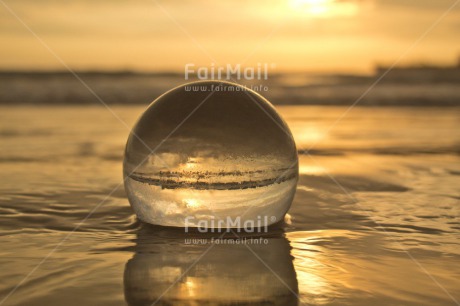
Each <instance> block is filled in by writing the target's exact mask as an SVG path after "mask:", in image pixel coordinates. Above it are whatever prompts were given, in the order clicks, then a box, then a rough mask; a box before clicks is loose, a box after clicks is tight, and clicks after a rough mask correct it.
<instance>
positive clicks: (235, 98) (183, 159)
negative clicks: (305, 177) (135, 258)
mask: <svg viewBox="0 0 460 306" xmlns="http://www.w3.org/2000/svg"><path fill="white" fill-rule="evenodd" d="M123 172H124V177H125V190H126V192H127V195H128V199H129V202H130V204H131V206H132V207H133V209H134V211H135V213H136V214H137V216H138V217H139V219H141V220H142V221H144V222H147V223H152V224H157V225H164V226H176V227H211V228H214V227H226V228H235V227H246V228H249V227H252V226H253V227H261V226H266V225H270V224H273V223H276V222H278V221H281V220H283V218H284V215H285V214H286V212H287V211H288V209H289V207H290V205H291V203H292V199H293V197H294V193H295V190H296V185H297V179H298V159H297V150H296V146H295V143H294V139H293V137H292V134H291V132H290V131H289V128H288V127H287V125H286V123H285V122H284V121H283V120H282V119H281V117H280V116H279V115H278V113H277V112H276V110H275V108H274V107H273V106H272V105H271V104H270V103H269V102H268V101H267V100H266V99H264V98H263V97H262V96H260V95H259V94H257V93H256V92H254V91H252V90H249V89H247V88H244V87H242V86H239V85H236V84H232V83H228V82H218V81H206V82H196V83H191V84H186V85H183V86H179V87H177V88H174V89H172V90H170V91H168V92H167V93H165V94H163V95H162V96H161V97H159V98H158V99H157V100H155V101H154V102H153V103H152V104H151V105H150V106H149V107H148V108H147V110H146V111H145V112H144V113H143V114H142V116H141V117H140V119H139V120H138V122H137V123H136V125H135V126H134V128H133V130H132V132H131V134H130V136H129V138H128V141H127V144H126V151H125V159H124V163H123ZM251 225H252V226H251Z"/></svg>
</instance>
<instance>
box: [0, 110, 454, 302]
mask: <svg viewBox="0 0 460 306" xmlns="http://www.w3.org/2000/svg"><path fill="white" fill-rule="evenodd" d="M142 109H143V108H142V107H115V108H114V109H113V111H114V112H115V114H116V115H118V116H119V117H120V118H121V119H122V120H123V121H124V122H125V123H126V125H124V124H123V123H120V121H118V120H117V119H116V118H115V117H114V116H113V114H111V113H110V112H109V111H107V110H106V109H104V108H102V107H31V106H28V107H26V106H21V107H10V108H6V107H3V108H1V109H0V118H1V120H0V122H1V123H0V137H1V140H2V146H1V149H0V150H1V151H0V165H1V169H2V177H1V178H0V180H1V187H0V188H1V193H0V201H1V205H0V243H1V246H2V248H1V249H0V264H1V267H2V269H1V270H0V276H1V277H0V299H1V300H0V305H2V306H3V305H61V304H65V305H123V304H130V305H152V304H154V303H156V304H155V305H170V304H174V305H180V304H186V305H206V304H209V305H215V304H223V305H225V304H227V305H228V304H232V305H234V304H245V305H247V304H267V305H271V304H279V305H296V304H304V305H369V304H373V305H456V304H458V301H460V281H459V279H460V265H459V264H458V263H459V262H460V261H459V260H460V205H459V199H460V193H459V188H458V182H459V175H460V164H459V160H460V158H459V152H460V129H459V128H458V127H459V125H460V115H459V109H458V108H457V109H456V108H442V109H441V108H389V107H387V108H377V107H376V108H359V107H357V108H355V109H353V110H352V111H351V112H350V113H348V115H347V116H346V117H344V119H343V120H342V121H340V122H339V123H337V124H336V125H334V122H335V121H336V119H337V118H338V117H340V116H341V115H342V114H343V112H345V110H346V108H343V107H311V106H310V107H302V106H298V107H278V109H279V111H280V112H281V114H282V116H283V117H284V119H285V120H286V121H287V123H288V124H289V126H290V128H291V130H292V132H293V134H294V137H295V139H296V141H297V145H298V149H299V152H301V154H300V179H299V184H298V187H297V193H296V196H295V199H294V202H293V205H292V207H291V209H290V211H289V216H288V218H287V220H286V223H285V224H282V225H278V226H277V227H275V228H271V230H270V231H269V233H265V234H253V235H248V234H247V235H246V236H244V237H241V238H240V239H235V237H234V236H233V235H232V234H226V236H224V237H223V238H224V239H217V238H219V236H220V235H216V234H212V235H211V234H209V235H206V236H203V235H200V234H198V233H190V234H189V235H184V233H183V231H180V230H174V229H167V228H160V227H153V226H148V225H146V224H142V223H141V222H139V221H137V220H136V218H135V216H134V215H133V212H132V210H131V208H130V206H129V204H128V201H127V199H126V196H125V193H124V191H123V187H122V186H123V184H122V183H123V182H122V165H121V164H122V154H123V148H124V143H125V140H126V138H127V136H128V133H129V127H131V126H132V124H133V123H134V121H135V119H136V118H137V117H138V116H139V115H140V113H141V112H142ZM331 126H333V128H330V127H331ZM308 149H310V150H308ZM307 151H308V152H309V153H310V154H311V155H308V154H306V153H307ZM227 235H228V236H227ZM186 239H195V240H193V241H192V240H186ZM242 240H244V241H245V243H239V244H237V243H236V242H235V241H240V242H241V241H242ZM210 246H212V248H209V247H210ZM195 262H196V264H194V263H195ZM192 264H194V265H192ZM191 265H192V266H191ZM184 273H185V275H184V276H183V277H182V278H181V279H180V281H179V282H176V280H177V279H178V278H179V277H181V275H182V274H184ZM18 285H19V286H18Z"/></svg>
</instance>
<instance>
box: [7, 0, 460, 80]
mask: <svg viewBox="0 0 460 306" xmlns="http://www.w3.org/2000/svg"><path fill="white" fill-rule="evenodd" d="M454 3H455V0H282V1H280V0H267V1H264V0H246V1H243V0H237V1H235V0H232V1H231V0H223V1H211V0H197V1H188V0H185V1H179V0H171V1H166V0H161V1H160V0H142V1H141V0H135V1H128V0H110V1H109V0H97V1H90V0H81V1H58V0H42V1H38V0H0V41H1V44H2V47H1V48H0V69H64V67H63V65H62V64H61V63H60V62H59V61H58V60H57V59H56V58H55V57H54V56H53V55H52V52H54V53H55V54H56V55H57V56H58V57H60V58H61V59H62V60H63V61H64V62H65V63H66V64H67V65H68V66H69V67H71V68H72V69H76V70H79V69H102V70H119V69H133V70H142V71H159V70H161V71H164V70H175V71H183V69H184V65H185V64H186V63H194V64H196V65H202V66H209V65H210V64H211V63H213V62H214V63H216V64H220V65H226V64H238V63H239V64H242V65H256V64H257V63H270V64H273V65H276V69H278V70H279V71H292V70H295V71H320V72H336V71H339V72H368V71H370V70H372V68H373V67H374V65H375V64H376V63H383V64H391V63H393V62H394V61H395V60H397V59H398V58H399V57H400V56H401V55H403V54H404V57H403V58H402V61H401V63H402V64H403V63H414V62H429V63H436V64H446V65H447V64H453V63H455V62H456V61H457V58H458V57H459V56H460V4H457V5H456V6H455V7H454V8H453V9H452V10H451V11H450V12H449V13H448V14H446V15H445V17H444V18H443V19H442V20H440V21H439V23H438V24H437V25H436V26H435V27H434V28H432V30H431V31H429V33H427V34H426V36H424V38H423V39H422V40H420V42H419V43H418V44H417V45H416V46H415V47H414V48H411V46H413V44H414V43H415V42H416V41H417V40H418V39H419V38H420V37H421V36H422V35H423V34H424V33H425V32H426V31H427V30H429V29H430V27H432V26H433V24H434V23H435V22H436V21H437V20H439V18H440V17H441V16H442V15H443V14H444V13H445V12H446V11H447V10H448V9H449V7H451V6H452V5H453V4H454ZM10 10H11V11H10ZM13 14H15V15H16V16H17V17H18V18H19V19H21V20H22V21H23V22H24V23H25V24H26V25H27V26H28V27H29V28H30V29H31V30H32V31H33V32H34V33H35V34H36V35H37V36H38V37H39V38H40V39H41V40H42V41H43V42H44V43H45V44H46V45H47V46H48V47H49V49H50V50H51V51H52V52H50V51H49V50H48V49H47V48H46V47H45V46H44V45H43V44H42V43H41V42H40V40H39V39H37V38H36V37H35V36H34V35H33V34H32V33H31V32H30V31H29V30H28V29H27V28H26V27H25V25H24V24H22V23H21V21H19V20H18V19H17V18H16V17H15V16H14V15H13ZM410 48H411V49H410ZM409 49H410V51H409V52H407V50H409Z"/></svg>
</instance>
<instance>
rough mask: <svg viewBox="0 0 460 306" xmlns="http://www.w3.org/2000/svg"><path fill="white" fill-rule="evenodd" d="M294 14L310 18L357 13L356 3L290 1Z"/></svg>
mask: <svg viewBox="0 0 460 306" xmlns="http://www.w3.org/2000/svg"><path fill="white" fill-rule="evenodd" d="M289 4H290V7H291V8H292V9H294V10H295V11H296V12H298V13H300V14H303V15H309V16H312V17H333V16H351V15H355V14H356V13H357V11H358V8H359V7H358V3H356V2H354V1H337V0H290V2H289Z"/></svg>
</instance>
